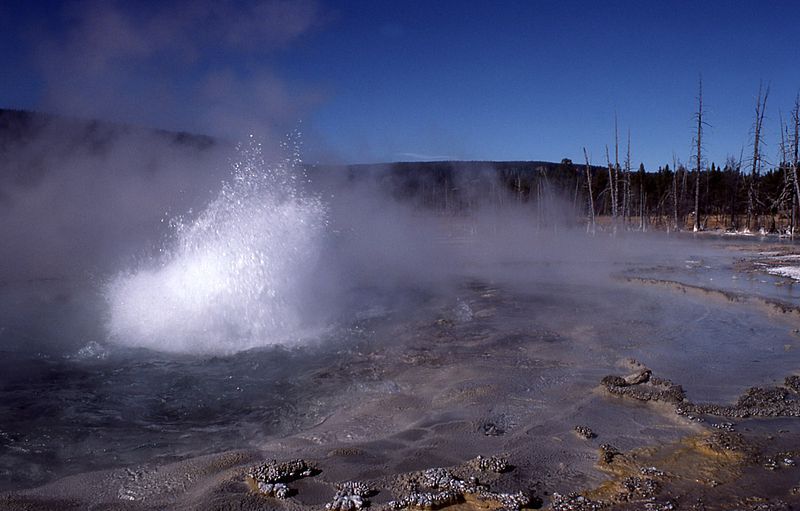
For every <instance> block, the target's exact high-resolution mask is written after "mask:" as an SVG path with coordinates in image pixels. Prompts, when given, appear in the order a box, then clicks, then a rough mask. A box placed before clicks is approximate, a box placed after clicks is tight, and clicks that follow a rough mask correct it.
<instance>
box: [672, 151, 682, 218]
mask: <svg viewBox="0 0 800 511" xmlns="http://www.w3.org/2000/svg"><path fill="white" fill-rule="evenodd" d="M672 221H673V223H674V227H675V230H676V231H680V230H681V228H680V226H679V225H678V164H677V162H676V161H675V153H674V152H673V153H672Z"/></svg>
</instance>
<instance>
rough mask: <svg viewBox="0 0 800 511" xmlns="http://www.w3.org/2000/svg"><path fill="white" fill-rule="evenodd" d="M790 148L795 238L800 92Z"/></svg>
mask: <svg viewBox="0 0 800 511" xmlns="http://www.w3.org/2000/svg"><path fill="white" fill-rule="evenodd" d="M789 143H790V144H791V149H790V152H791V154H790V162H791V167H790V169H791V180H792V182H793V183H794V193H795V195H794V197H793V199H792V230H791V236H792V238H794V230H795V227H796V224H795V220H796V218H795V216H796V213H795V212H796V209H797V207H798V206H800V183H798V181H797V165H798V163H800V152H798V144H800V94H798V95H797V96H796V97H795V99H794V108H792V133H791V135H790V137H789Z"/></svg>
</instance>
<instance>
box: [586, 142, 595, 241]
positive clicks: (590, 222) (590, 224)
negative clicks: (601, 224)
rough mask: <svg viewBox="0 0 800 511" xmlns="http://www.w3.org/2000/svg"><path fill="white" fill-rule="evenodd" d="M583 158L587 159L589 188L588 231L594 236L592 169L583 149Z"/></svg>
mask: <svg viewBox="0 0 800 511" xmlns="http://www.w3.org/2000/svg"><path fill="white" fill-rule="evenodd" d="M583 157H584V158H586V184H587V185H588V187H589V194H588V195H589V219H588V221H587V222H586V231H587V232H590V233H592V234H594V232H595V225H594V197H593V196H592V167H591V165H590V164H589V153H587V152H586V148H585V147H584V148H583Z"/></svg>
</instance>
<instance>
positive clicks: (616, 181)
mask: <svg viewBox="0 0 800 511" xmlns="http://www.w3.org/2000/svg"><path fill="white" fill-rule="evenodd" d="M619 174H620V167H619V129H618V127H617V112H614V189H613V190H612V191H613V192H614V219H615V220H616V219H617V217H618V216H619ZM614 232H615V233H616V232H617V223H616V222H614Z"/></svg>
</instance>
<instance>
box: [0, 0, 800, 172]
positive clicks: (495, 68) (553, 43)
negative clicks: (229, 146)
mask: <svg viewBox="0 0 800 511" xmlns="http://www.w3.org/2000/svg"><path fill="white" fill-rule="evenodd" d="M218 4H219V5H224V7H217V5H218ZM198 6H199V7H198ZM98 13H102V15H99V14H98ZM187 13H188V14H187ZM0 14H2V15H3V16H2V21H0V31H1V32H2V35H0V44H1V45H2V47H3V48H4V51H2V54H1V55H0V59H2V62H0V64H2V66H3V69H5V70H6V71H10V72H7V73H4V75H5V76H4V79H3V80H0V106H3V107H11V108H33V109H38V110H46V111H59V112H64V113H69V114H73V115H81V114H83V115H86V116H97V117H103V118H109V119H112V120H120V121H127V122H135V123H137V124H145V125H153V126H159V127H165V128H170V129H185V130H189V131H204V132H214V133H215V134H229V133H230V134H233V135H231V136H237V135H235V134H234V133H236V131H237V130H240V129H244V130H251V129H258V128H259V127H265V130H266V132H267V133H268V134H269V136H278V134H279V133H281V132H282V131H283V130H286V129H288V127H290V126H291V125H293V124H294V123H296V122H297V121H298V120H302V122H303V126H304V131H305V132H306V152H307V154H306V157H307V159H313V160H336V161H347V162H363V161H391V160H415V159H440V158H453V159H494V160H526V159H542V160H552V161H559V160H561V158H564V157H567V158H572V159H573V160H576V161H580V160H582V147H583V146H586V147H587V149H588V150H589V152H590V154H591V155H592V159H593V161H595V162H598V163H602V162H603V161H604V159H605V151H604V147H605V145H606V144H609V145H611V144H613V126H614V115H615V112H616V115H617V117H618V121H619V128H620V135H621V138H623V139H624V137H625V136H626V134H627V130H628V129H630V131H631V137H632V142H633V159H634V161H635V162H636V163H637V164H638V162H640V161H641V162H644V163H645V165H646V167H647V168H648V169H653V168H655V167H657V166H658V165H661V164H664V163H668V162H671V160H672V157H673V152H674V153H675V155H676V156H677V158H678V159H679V160H683V161H686V160H688V158H689V155H690V152H691V143H692V135H693V120H692V118H693V114H694V110H695V108H696V96H697V82H698V78H699V76H700V75H701V74H702V76H703V82H704V99H705V103H706V107H707V109H706V118H707V119H708V122H709V123H710V124H711V126H710V127H709V128H707V133H706V137H705V138H706V142H705V144H704V145H705V149H706V154H707V158H708V160H709V162H710V161H715V162H717V163H721V162H724V160H725V158H726V156H727V155H729V154H735V155H737V156H738V154H739V151H740V150H741V149H742V147H744V148H745V153H746V152H747V150H748V145H749V143H750V127H751V124H752V116H753V110H754V107H755V96H756V94H757V92H758V87H759V80H763V81H764V83H765V84H769V85H770V87H771V91H770V97H769V102H768V105H767V116H766V121H765V123H766V129H767V133H766V142H767V147H766V152H767V155H768V157H769V159H770V160H771V161H776V160H777V151H778V145H779V139H778V137H779V131H778V124H779V115H780V113H781V112H782V114H783V115H784V117H787V116H788V112H789V110H790V109H791V107H792V103H793V101H794V98H795V95H796V94H797V93H798V90H800V67H799V66H798V65H797V64H798V57H800V55H799V54H798V53H800V51H799V49H800V45H799V44H797V35H796V34H797V29H796V22H797V20H798V19H800V6H799V5H798V4H796V3H795V2H789V1H775V2H736V1H728V2H723V1H715V2H688V1H674V2H641V1H639V2H623V1H608V2H578V1H552V2H545V1H528V2H471V1H439V2H422V1H419V2H417V1H405V2H400V1H394V2H383V1H353V2H325V1H314V0H303V1H299V2H288V1H285V0H254V1H241V2H227V3H225V2H216V3H214V2H210V0H208V1H198V2H167V3H163V2H158V3H156V2H140V3H138V4H136V5H135V6H134V7H131V3H114V2H49V3H48V2H37V3H33V5H31V4H30V3H26V2H22V1H18V0H9V1H7V2H5V3H4V4H3V6H2V7H0ZM267 18H269V19H267ZM109 26H111V28H108V27H109ZM118 33H122V34H123V36H122V37H120V36H118V35H116V34H118ZM87 62H89V64H87ZM87 69H88V70H87Z"/></svg>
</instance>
